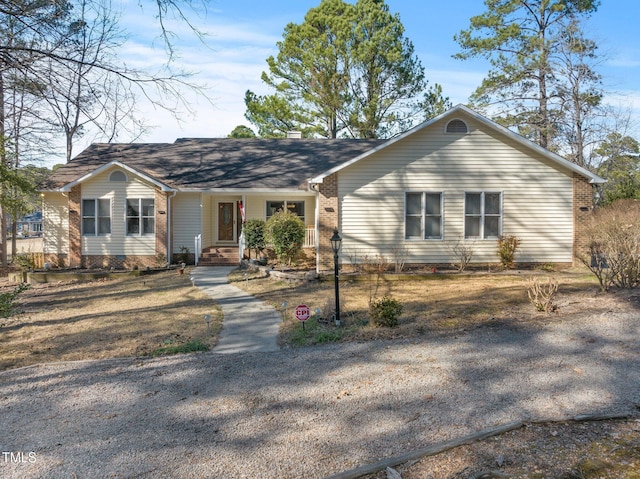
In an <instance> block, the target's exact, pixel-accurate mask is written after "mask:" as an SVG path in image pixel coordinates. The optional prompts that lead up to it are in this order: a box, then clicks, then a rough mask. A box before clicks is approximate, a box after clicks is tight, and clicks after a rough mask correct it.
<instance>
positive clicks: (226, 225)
mask: <svg viewBox="0 0 640 479" xmlns="http://www.w3.org/2000/svg"><path fill="white" fill-rule="evenodd" d="M234 206H235V205H234V204H233V202H228V203H227V202H225V203H218V241H233V240H234V237H233V224H234V221H233V208H234Z"/></svg>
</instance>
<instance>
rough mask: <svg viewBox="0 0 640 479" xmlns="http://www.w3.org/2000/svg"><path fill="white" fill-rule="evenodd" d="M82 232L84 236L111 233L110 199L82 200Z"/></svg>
mask: <svg viewBox="0 0 640 479" xmlns="http://www.w3.org/2000/svg"><path fill="white" fill-rule="evenodd" d="M82 234H83V235H84V236H99V235H108V234H111V199H109V198H88V199H83V200H82Z"/></svg>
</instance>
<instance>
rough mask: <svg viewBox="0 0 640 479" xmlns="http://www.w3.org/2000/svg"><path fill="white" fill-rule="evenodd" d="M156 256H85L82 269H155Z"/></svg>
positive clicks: (156, 264)
mask: <svg viewBox="0 0 640 479" xmlns="http://www.w3.org/2000/svg"><path fill="white" fill-rule="evenodd" d="M158 266H164V265H159V264H158V261H157V259H156V256H151V255H149V256H103V255H100V256H98V255H91V256H89V255H85V256H83V257H82V267H83V268H85V269H93V268H101V269H112V268H113V269H136V268H137V269H146V268H147V267H149V268H157V267H158Z"/></svg>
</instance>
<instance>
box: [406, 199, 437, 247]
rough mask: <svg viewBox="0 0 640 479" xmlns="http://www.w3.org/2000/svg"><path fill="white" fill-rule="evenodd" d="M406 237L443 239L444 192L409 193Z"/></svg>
mask: <svg viewBox="0 0 640 479" xmlns="http://www.w3.org/2000/svg"><path fill="white" fill-rule="evenodd" d="M405 238H406V239H442V193H427V192H422V193H407V194H406V198H405Z"/></svg>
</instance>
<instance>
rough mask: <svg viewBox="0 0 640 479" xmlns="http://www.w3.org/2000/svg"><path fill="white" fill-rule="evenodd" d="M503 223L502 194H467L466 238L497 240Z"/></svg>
mask: <svg viewBox="0 0 640 479" xmlns="http://www.w3.org/2000/svg"><path fill="white" fill-rule="evenodd" d="M501 223H502V201H501V194H500V193H465V195H464V237H465V238H482V239H496V238H498V237H499V236H500V227H501Z"/></svg>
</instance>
